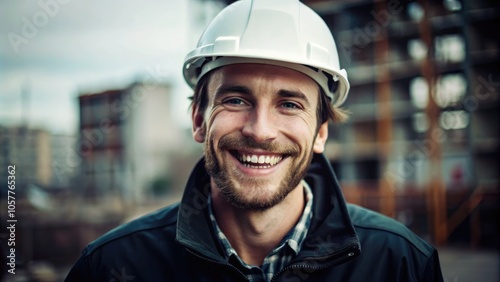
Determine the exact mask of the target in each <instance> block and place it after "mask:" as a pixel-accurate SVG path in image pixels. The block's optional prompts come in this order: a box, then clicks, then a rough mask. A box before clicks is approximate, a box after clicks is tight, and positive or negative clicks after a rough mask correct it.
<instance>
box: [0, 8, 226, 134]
mask: <svg viewBox="0 0 500 282" xmlns="http://www.w3.org/2000/svg"><path fill="white" fill-rule="evenodd" d="M196 3H197V1H196V0H189V1H185V0H183V1H179V0H147V1H144V0H140V1H139V0H132V1H122V0H108V1H97V0H93V1H88V0H87V1H84V0H38V1H32V0H5V1H0V35H1V37H0V125H18V124H20V123H21V121H22V112H23V111H22V108H23V107H22V95H21V92H22V90H21V89H23V87H24V89H26V92H27V93H29V96H28V97H29V100H28V101H29V102H28V103H27V105H28V109H29V111H27V112H28V119H29V125H30V126H32V127H41V128H46V129H48V130H50V131H51V132H53V133H62V134H76V130H77V125H78V122H79V121H78V104H77V97H78V95H79V93H80V92H82V91H83V92H88V91H99V90H106V89H109V88H113V87H124V86H126V85H127V84H128V83H130V82H132V81H133V79H134V78H135V77H138V76H147V75H149V74H148V73H150V72H151V71H154V73H155V76H157V77H158V78H160V79H166V80H168V81H170V82H172V83H173V84H174V87H175V88H174V94H175V95H176V96H175V97H176V98H178V100H177V101H178V103H177V106H176V107H175V108H174V109H172V113H173V114H174V118H176V119H178V120H179V122H181V121H182V120H184V121H186V119H187V117H188V115H187V102H185V100H186V97H187V96H188V95H189V94H190V90H189V88H188V87H187V86H186V85H185V83H184V81H183V80H182V77H181V68H182V63H183V58H184V56H185V55H186V54H187V52H189V51H190V50H191V49H193V48H194V45H195V44H196V41H197V38H198V36H199V34H200V33H201V31H202V28H203V26H204V25H205V24H206V23H207V20H209V19H208V18H211V17H212V16H213V14H214V13H216V11H217V9H218V8H219V6H220V5H219V6H215V7H214V6H210V7H207V6H198V5H197V4H196ZM205 5H206V4H205ZM179 101H183V102H179ZM186 124H187V123H186Z"/></svg>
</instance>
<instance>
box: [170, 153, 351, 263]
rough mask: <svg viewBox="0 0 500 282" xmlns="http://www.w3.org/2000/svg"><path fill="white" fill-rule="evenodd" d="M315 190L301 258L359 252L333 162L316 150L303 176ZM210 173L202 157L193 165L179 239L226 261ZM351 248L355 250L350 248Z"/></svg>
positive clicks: (206, 255) (184, 196) (179, 219)
mask: <svg viewBox="0 0 500 282" xmlns="http://www.w3.org/2000/svg"><path fill="white" fill-rule="evenodd" d="M304 179H305V180H306V182H307V183H308V184H309V186H310V187H311V189H312V191H313V194H314V203H313V214H314V216H313V219H312V222H311V225H310V227H309V233H308V235H307V238H306V239H305V241H304V244H303V246H302V250H301V251H300V253H299V255H298V256H297V258H296V259H297V260H298V259H303V260H308V259H313V258H314V259H318V258H324V259H325V260H328V258H330V257H337V256H338V255H339V254H340V253H343V252H345V250H346V249H348V248H351V249H352V248H354V249H355V251H356V252H359V248H360V247H359V241H358V238H357V236H356V233H355V231H354V227H353V226H352V223H351V220H350V217H349V214H348V212H347V207H346V203H345V200H344V198H343V195H342V193H341V191H340V186H339V184H338V181H337V178H336V177H335V174H334V172H333V169H332V168H331V166H330V163H329V162H328V160H327V159H326V158H325V156H324V155H322V154H315V155H314V156H313V160H312V162H311V166H310V168H309V171H308V173H307V175H306V177H305V178H304ZM209 180H210V177H209V176H208V174H207V172H206V170H205V160H204V158H202V159H201V160H200V161H199V162H198V163H197V164H196V166H195V167H194V169H193V171H192V173H191V175H190V177H189V180H188V183H187V185H186V188H185V191H184V195H183V197H182V201H181V203H180V208H179V214H178V218H177V235H176V241H177V242H178V243H180V244H182V245H184V246H185V247H187V248H189V249H190V250H191V251H194V252H196V253H198V254H199V255H202V256H205V257H207V258H209V259H213V260H216V261H219V262H223V261H224V259H223V256H222V250H221V246H220V244H219V242H218V241H217V238H216V236H214V235H213V234H214V232H213V230H212V229H213V227H212V226H211V224H210V218H209V215H208V214H209V213H208V210H207V209H208V197H209V195H210V181H209ZM350 251H352V250H350Z"/></svg>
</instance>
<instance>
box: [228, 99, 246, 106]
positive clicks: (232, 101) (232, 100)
mask: <svg viewBox="0 0 500 282" xmlns="http://www.w3.org/2000/svg"><path fill="white" fill-rule="evenodd" d="M224 103H228V104H234V105H240V104H243V101H242V100H241V99H237V98H232V99H229V100H226V101H224Z"/></svg>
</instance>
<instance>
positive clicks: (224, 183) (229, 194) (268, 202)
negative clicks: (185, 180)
mask: <svg viewBox="0 0 500 282" xmlns="http://www.w3.org/2000/svg"><path fill="white" fill-rule="evenodd" d="M213 144H214V142H213V140H212V139H211V138H207V139H206V141H205V146H204V152H205V168H206V170H207V172H208V174H209V175H210V176H211V178H212V179H213V181H214V182H215V184H216V186H217V187H216V189H219V191H220V192H221V194H222V195H223V197H224V198H225V199H226V200H227V201H228V202H229V203H231V204H232V205H233V206H234V207H236V208H239V209H243V210H249V211H265V210H268V209H270V208H272V207H274V206H276V205H277V204H279V203H281V202H282V201H283V200H284V199H285V198H286V196H287V195H288V194H289V193H290V192H291V191H293V190H294V189H295V188H296V187H297V186H298V185H299V183H300V181H301V180H302V179H303V178H304V176H305V175H306V173H307V169H308V167H309V165H310V163H311V160H312V157H313V152H312V149H311V151H310V152H308V153H309V154H308V156H304V161H299V162H298V163H295V164H294V167H292V169H290V170H288V172H287V173H286V174H285V176H284V178H283V180H282V181H281V183H280V186H279V187H278V189H277V190H276V192H275V193H274V194H273V195H272V196H271V197H270V198H268V199H265V200H261V201H248V200H246V199H245V197H243V195H241V194H240V193H242V192H241V191H238V190H237V189H235V184H234V181H235V180H233V179H231V177H230V174H229V173H228V170H230V169H233V168H230V167H225V168H222V167H221V165H220V163H219V161H218V160H217V156H216V153H215V148H214V145H213ZM218 149H219V152H224V151H227V152H230V151H237V150H244V149H261V150H265V151H268V152H273V153H276V154H280V155H283V156H286V157H287V158H292V160H293V158H297V157H298V156H299V155H300V150H299V148H298V146H296V145H281V144H278V143H276V142H274V143H273V142H264V143H258V142H256V141H254V140H253V139H251V138H246V137H241V138H233V137H230V136H224V137H222V138H221V139H220V141H219V144H218ZM296 161H297V160H296ZM294 168H296V169H294ZM244 180H245V183H252V185H253V186H255V187H258V186H259V185H264V181H262V180H256V179H252V178H250V177H248V178H247V179H244ZM212 188H213V187H212ZM243 192H244V191H243Z"/></svg>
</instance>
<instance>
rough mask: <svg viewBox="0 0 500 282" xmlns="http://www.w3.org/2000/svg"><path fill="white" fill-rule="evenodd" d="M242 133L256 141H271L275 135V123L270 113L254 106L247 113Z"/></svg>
mask: <svg viewBox="0 0 500 282" xmlns="http://www.w3.org/2000/svg"><path fill="white" fill-rule="evenodd" d="M248 115H249V116H248V119H247V120H246V123H245V125H244V126H243V130H242V133H243V135H244V136H246V137H250V138H252V139H254V140H255V141H256V142H258V143H262V142H265V141H271V140H273V139H275V138H276V137H277V135H278V134H277V130H276V123H275V121H274V120H273V118H272V113H270V112H269V111H267V110H266V109H263V108H256V109H254V110H253V111H251V112H250V113H249V114H248Z"/></svg>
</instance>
